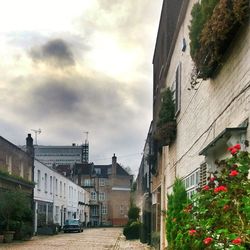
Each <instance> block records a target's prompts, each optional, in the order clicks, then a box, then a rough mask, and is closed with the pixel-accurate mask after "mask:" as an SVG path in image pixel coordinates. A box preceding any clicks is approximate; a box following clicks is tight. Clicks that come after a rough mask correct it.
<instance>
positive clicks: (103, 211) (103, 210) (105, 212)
mask: <svg viewBox="0 0 250 250" xmlns="http://www.w3.org/2000/svg"><path fill="white" fill-rule="evenodd" d="M107 213H108V209H107V205H106V204H102V214H107Z"/></svg>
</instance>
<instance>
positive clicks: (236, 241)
mask: <svg viewBox="0 0 250 250" xmlns="http://www.w3.org/2000/svg"><path fill="white" fill-rule="evenodd" d="M241 242H242V239H241V238H240V237H238V238H236V239H234V240H232V243H233V244H234V245H240V244H241Z"/></svg>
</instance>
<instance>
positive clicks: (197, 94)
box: [163, 1, 250, 187]
mask: <svg viewBox="0 0 250 250" xmlns="http://www.w3.org/2000/svg"><path fill="white" fill-rule="evenodd" d="M194 2H196V1H190V4H189V7H188V11H187V15H186V18H185V20H184V23H183V25H182V27H181V29H180V32H179V36H178V40H177V43H176V47H175V50H174V53H173V56H172V61H171V65H170V68H169V71H168V75H167V79H166V85H167V86H171V85H172V83H173V81H174V77H175V71H176V68H177V65H178V64H179V62H182V83H181V84H182V87H181V98H182V100H181V112H180V114H179V116H178V118H177V122H178V133H177V138H176V141H175V143H173V144H172V145H171V146H170V150H169V156H168V160H167V161H166V162H165V166H163V167H164V169H167V170H168V171H167V173H166V175H168V177H167V178H166V180H167V182H168V183H166V187H169V186H171V185H172V184H173V181H174V178H175V171H174V170H175V169H174V166H175V162H177V164H176V174H177V176H179V177H184V176H186V175H187V174H188V173H190V172H191V171H193V170H194V169H196V168H197V167H199V166H200V164H201V163H202V162H204V160H205V159H204V156H199V155H198V153H199V152H200V151H201V149H203V148H204V147H205V146H206V145H207V144H209V143H210V142H211V141H212V140H213V139H214V138H215V137H216V136H217V135H218V134H219V133H220V132H222V131H223V130H224V129H225V128H226V127H236V126H238V125H239V124H240V123H242V122H243V121H244V120H245V119H246V118H249V116H250V88H248V90H247V91H245V93H244V94H242V95H241V96H239V98H237V99H236V100H235V101H234V102H232V99H233V98H234V97H235V96H236V95H237V94H238V93H239V92H240V91H241V90H242V89H243V88H244V87H245V86H247V85H249V83H250V50H249V48H250V27H249V25H248V26H247V27H246V28H244V29H242V30H241V32H240V33H239V34H238V35H237V36H236V37H235V41H234V43H233V45H232V46H231V48H230V49H229V53H228V55H226V60H225V62H224V65H223V67H222V68H221V70H220V71H219V73H218V75H217V76H216V77H215V79H212V80H207V81H202V83H201V84H200V87H199V89H198V90H197V91H194V90H192V91H189V90H187V88H188V87H190V74H191V71H192V60H191V57H190V53H189V46H187V50H186V51H185V52H182V51H181V42H182V39H183V38H185V39H186V41H187V44H189V36H188V33H189V30H188V25H189V24H190V11H191V8H192V5H193V3H194ZM230 102H232V104H231V106H230V107H229V108H228V109H227V110H226V111H225V112H224V113H223V115H221V116H220V117H219V118H218V120H217V121H216V122H215V123H214V125H213V126H212V127H211V129H209V130H208V132H206V133H205V134H204V135H203V136H202V137H201V138H200V139H199V140H198V141H197V143H196V144H195V145H194V146H193V147H192V148H191V149H190V151H189V152H188V153H187V154H185V153H186V151H187V150H188V149H189V148H190V147H191V146H192V145H193V143H194V142H195V141H196V140H197V138H199V136H200V135H201V134H202V133H203V132H204V131H206V130H207V129H208V128H209V126H210V124H212V123H213V121H214V120H215V119H216V117H217V116H218V115H219V114H220V113H221V112H222V111H223V110H224V109H225V107H226V106H227V105H228V104H229V103H230ZM247 139H248V140H250V128H248V131H247ZM225 150H226V148H225ZM184 155H185V156H184ZM180 159H181V160H180Z"/></svg>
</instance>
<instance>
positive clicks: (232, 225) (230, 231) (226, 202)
mask: <svg viewBox="0 0 250 250" xmlns="http://www.w3.org/2000/svg"><path fill="white" fill-rule="evenodd" d="M228 150H229V151H230V152H231V154H232V157H230V158H228V159H225V160H223V161H221V162H220V164H219V165H220V167H222V171H221V173H220V175H218V174H216V173H214V174H211V176H210V177H209V179H208V184H207V185H206V186H204V187H203V188H202V189H200V190H199V192H198V193H197V194H195V195H194V196H193V197H192V200H191V202H190V203H187V204H186V207H184V209H183V210H182V211H180V212H179V213H178V214H177V215H178V216H181V220H180V221H178V225H174V223H175V218H174V219H172V222H173V225H172V226H171V227H170V228H169V227H168V231H169V232H170V233H171V231H173V232H176V228H178V232H177V236H176V240H175V248H174V249H175V250H190V249H192V250H200V249H204V250H209V249H210V250H224V249H228V250H247V249H250V180H249V179H248V174H249V169H250V153H248V152H243V151H240V145H239V144H236V145H235V146H233V147H230V148H229V149H228ZM178 211H179V209H178V208H176V212H178ZM177 218H178V217H176V222H177ZM169 219H170V218H169ZM168 237H169V236H168ZM170 242H171V238H170Z"/></svg>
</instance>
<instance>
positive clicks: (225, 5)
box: [189, 0, 250, 79]
mask: <svg viewBox="0 0 250 250" xmlns="http://www.w3.org/2000/svg"><path fill="white" fill-rule="evenodd" d="M249 10H250V9H249V0H202V1H201V3H196V4H195V5H194V6H193V9H192V12H191V15H192V20H191V25H190V26H189V31H190V32H189V38H190V55H191V57H192V59H193V61H194V63H195V66H196V68H197V74H198V77H199V78H203V79H206V78H209V77H212V76H213V74H214V72H215V71H216V69H217V68H218V66H219V65H221V63H222V60H223V56H224V54H225V52H226V50H227V48H228V47H229V45H230V42H231V41H232V40H233V37H234V36H235V34H236V33H237V31H238V30H239V28H240V27H241V26H242V25H244V24H245V23H246V21H247V20H248V17H249Z"/></svg>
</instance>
